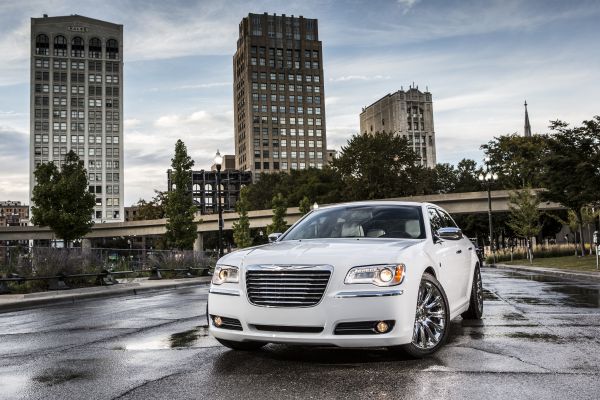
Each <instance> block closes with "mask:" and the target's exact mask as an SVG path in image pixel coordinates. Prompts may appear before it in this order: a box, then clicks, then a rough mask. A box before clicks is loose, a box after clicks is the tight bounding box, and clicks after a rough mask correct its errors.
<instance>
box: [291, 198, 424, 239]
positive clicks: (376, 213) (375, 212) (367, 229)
mask: <svg viewBox="0 0 600 400" xmlns="http://www.w3.org/2000/svg"><path fill="white" fill-rule="evenodd" d="M355 237H369V238H397V239H424V238H425V225H424V224H423V216H422V213H421V207H418V206H399V205H361V206H347V207H335V208H329V209H328V208H325V209H322V210H317V211H314V212H312V213H311V214H310V215H308V216H307V217H306V218H304V219H303V220H302V221H301V222H300V223H299V224H297V225H296V226H294V227H293V228H292V229H291V230H290V231H289V232H288V233H287V234H286V235H285V236H284V237H283V238H282V239H281V240H298V239H328V238H355Z"/></svg>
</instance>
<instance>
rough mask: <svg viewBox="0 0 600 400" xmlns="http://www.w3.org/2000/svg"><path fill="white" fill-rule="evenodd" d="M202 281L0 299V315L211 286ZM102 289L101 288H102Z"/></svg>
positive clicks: (204, 280) (207, 280)
mask: <svg viewBox="0 0 600 400" xmlns="http://www.w3.org/2000/svg"><path fill="white" fill-rule="evenodd" d="M200 279H201V280H194V281H187V282H186V281H181V282H173V283H165V284H164V285H160V284H157V285H152V286H144V285H135V286H133V285H129V286H128V287H120V288H114V287H110V289H108V290H103V289H98V288H94V289H96V290H93V291H90V292H86V293H73V294H69V293H65V292H58V293H52V294H51V295H49V296H47V297H44V298H23V299H22V300H14V301H8V302H6V303H2V302H1V301H2V297H0V313H5V312H10V311H18V310H23V309H28V308H35V307H42V306H49V305H59V304H75V303H78V302H81V301H86V300H90V299H101V298H110V297H127V296H136V295H139V294H146V293H155V292H162V291H165V290H176V289H183V288H187V287H196V286H208V285H209V284H210V279H211V278H210V277H203V278H200ZM100 287H101V286H100Z"/></svg>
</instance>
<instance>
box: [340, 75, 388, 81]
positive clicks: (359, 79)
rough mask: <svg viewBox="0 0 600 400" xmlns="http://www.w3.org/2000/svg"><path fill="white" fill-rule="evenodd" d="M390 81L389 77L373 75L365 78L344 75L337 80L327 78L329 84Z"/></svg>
mask: <svg viewBox="0 0 600 400" xmlns="http://www.w3.org/2000/svg"><path fill="white" fill-rule="evenodd" d="M388 79H391V77H390V76H389V75H386V76H383V75H374V76H366V75H346V76H339V77H337V78H329V80H330V81H331V82H346V81H378V80H388Z"/></svg>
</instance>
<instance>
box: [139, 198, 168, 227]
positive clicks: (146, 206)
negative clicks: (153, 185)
mask: <svg viewBox="0 0 600 400" xmlns="http://www.w3.org/2000/svg"><path fill="white" fill-rule="evenodd" d="M166 200H167V193H165V192H161V191H158V190H155V191H154V197H153V198H152V200H150V201H146V200H144V199H139V200H138V202H137V203H136V204H134V205H133V206H134V207H137V208H138V209H137V212H136V214H135V217H134V218H133V219H134V220H135V221H143V220H149V219H161V218H164V217H165V206H166Z"/></svg>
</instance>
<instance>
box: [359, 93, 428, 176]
mask: <svg viewBox="0 0 600 400" xmlns="http://www.w3.org/2000/svg"><path fill="white" fill-rule="evenodd" d="M360 132H361V133H363V134H365V135H366V134H375V133H378V132H393V133H395V134H397V135H401V136H403V137H405V138H407V139H408V141H409V142H410V145H411V146H412V149H413V150H414V151H415V152H416V153H417V156H418V158H419V163H420V164H421V165H424V166H427V167H429V168H433V167H435V164H436V154H435V131H434V128H433V100H432V98H431V93H429V91H425V92H421V91H420V90H419V88H418V87H415V86H411V87H410V88H409V90H407V91H404V90H399V91H397V92H395V93H390V94H388V95H386V96H384V97H382V98H381V99H379V100H377V101H376V102H375V103H373V104H371V105H370V106H367V107H364V108H363V110H362V112H361V113H360Z"/></svg>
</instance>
